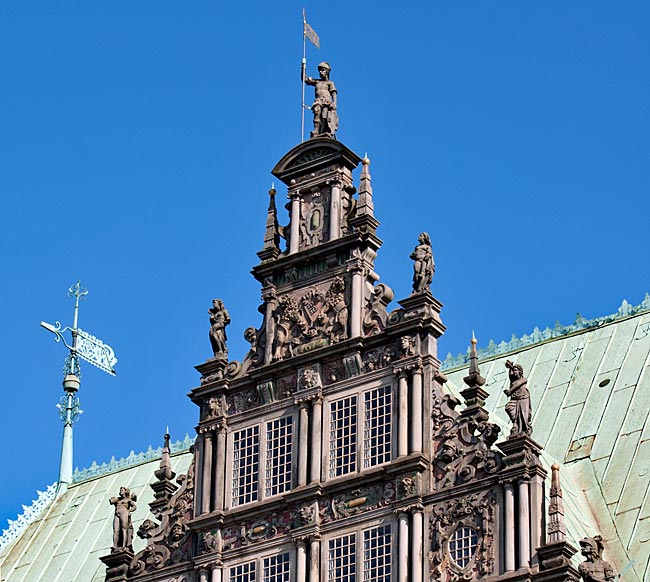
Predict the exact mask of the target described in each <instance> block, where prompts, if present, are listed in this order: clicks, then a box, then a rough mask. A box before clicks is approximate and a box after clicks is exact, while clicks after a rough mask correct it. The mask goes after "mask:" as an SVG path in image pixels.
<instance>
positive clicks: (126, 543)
mask: <svg viewBox="0 0 650 582" xmlns="http://www.w3.org/2000/svg"><path fill="white" fill-rule="evenodd" d="M137 500H138V497H137V495H135V493H131V491H129V488H128V487H120V494H119V496H118V497H111V498H110V499H109V500H108V501H109V503H110V504H111V505H114V506H115V517H114V518H113V547H112V548H111V552H119V551H120V550H129V551H131V552H132V551H133V524H132V523H131V514H132V513H133V512H134V511H135V510H136V509H137V507H138V506H137V505H136V504H135V502H136V501H137Z"/></svg>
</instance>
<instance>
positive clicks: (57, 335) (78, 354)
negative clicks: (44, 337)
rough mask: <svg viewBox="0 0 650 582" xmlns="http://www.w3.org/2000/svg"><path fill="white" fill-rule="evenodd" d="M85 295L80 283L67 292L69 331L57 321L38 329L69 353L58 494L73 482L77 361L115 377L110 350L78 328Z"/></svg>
mask: <svg viewBox="0 0 650 582" xmlns="http://www.w3.org/2000/svg"><path fill="white" fill-rule="evenodd" d="M86 295H88V291H87V289H86V288H85V287H83V286H82V285H81V281H77V282H76V283H75V284H74V285H72V286H71V287H70V288H69V289H68V297H72V298H74V300H75V303H74V318H73V320H72V327H64V328H61V324H60V323H59V322H58V321H57V322H56V323H55V325H52V324H50V323H46V322H45V321H41V326H42V327H44V328H45V329H47V330H48V331H51V332H52V333H53V334H54V340H55V341H56V342H63V345H64V346H65V347H66V348H68V350H70V353H69V354H68V356H67V357H66V359H65V365H64V367H63V376H64V377H63V390H64V391H65V395H64V396H62V397H61V400H60V401H59V403H58V404H57V405H56V406H57V408H58V409H59V416H60V417H61V420H62V421H63V446H62V448H61V466H60V468H59V482H58V490H61V489H62V488H63V489H65V488H67V485H68V484H69V483H70V482H71V481H72V425H73V424H74V423H75V422H76V421H77V419H78V418H79V415H80V414H81V413H82V412H83V411H82V410H81V409H80V408H79V398H78V397H77V391H78V390H79V386H80V385H81V366H80V365H79V358H82V359H83V360H86V362H88V363H90V364H92V365H93V366H97V367H98V368H99V369H100V370H104V372H107V373H108V374H112V375H115V370H114V369H113V366H115V364H116V363H117V358H116V357H115V353H114V352H113V348H111V346H109V345H107V344H105V343H103V342H102V341H101V340H99V339H97V338H96V337H95V336H93V335H91V334H89V333H88V332H86V331H84V330H83V329H80V328H79V326H78V323H79V302H80V301H84V300H85V299H86ZM68 331H69V332H70V335H71V337H72V339H71V340H70V343H68V342H67V341H66V338H65V336H64V334H65V333H66V332H68Z"/></svg>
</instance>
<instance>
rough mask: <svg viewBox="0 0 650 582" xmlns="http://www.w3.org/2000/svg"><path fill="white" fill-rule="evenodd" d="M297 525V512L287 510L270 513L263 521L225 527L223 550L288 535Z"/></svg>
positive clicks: (257, 520) (298, 517) (298, 518)
mask: <svg viewBox="0 0 650 582" xmlns="http://www.w3.org/2000/svg"><path fill="white" fill-rule="evenodd" d="M299 523H300V516H299V514H298V512H296V511H289V510H288V511H284V512H282V513H272V514H271V515H269V516H268V517H266V518H264V519H256V520H250V521H247V522H244V523H242V524H239V525H233V526H231V527H227V528H225V529H224V530H223V550H224V551H227V550H233V549H237V548H241V547H243V546H247V545H248V544H251V543H255V542H259V541H263V540H270V539H273V538H275V537H277V536H281V535H285V534H288V533H289V532H290V531H291V530H292V529H293V528H294V527H295V526H296V525H298V524H299Z"/></svg>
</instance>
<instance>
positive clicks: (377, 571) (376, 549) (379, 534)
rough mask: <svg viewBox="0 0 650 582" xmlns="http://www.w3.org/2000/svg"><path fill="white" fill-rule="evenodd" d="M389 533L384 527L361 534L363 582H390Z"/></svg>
mask: <svg viewBox="0 0 650 582" xmlns="http://www.w3.org/2000/svg"><path fill="white" fill-rule="evenodd" d="M391 541H392V539H391V531H390V526H389V525H386V526H383V527H378V528H375V529H369V530H366V531H364V532H363V580H364V582H390V581H391V578H390V575H391V571H392V569H391V566H392V564H391V551H390V550H391Z"/></svg>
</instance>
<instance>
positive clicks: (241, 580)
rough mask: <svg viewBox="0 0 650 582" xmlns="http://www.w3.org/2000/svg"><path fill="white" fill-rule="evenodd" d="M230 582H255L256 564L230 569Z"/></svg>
mask: <svg viewBox="0 0 650 582" xmlns="http://www.w3.org/2000/svg"><path fill="white" fill-rule="evenodd" d="M230 582H255V562H247V563H246V564H240V565H239V566H233V567H232V568H230Z"/></svg>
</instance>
